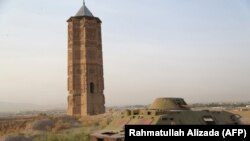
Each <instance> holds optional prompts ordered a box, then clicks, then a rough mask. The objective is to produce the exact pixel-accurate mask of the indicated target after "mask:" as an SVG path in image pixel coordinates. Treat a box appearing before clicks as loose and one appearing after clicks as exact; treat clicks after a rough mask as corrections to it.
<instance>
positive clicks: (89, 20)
mask: <svg viewBox="0 0 250 141" xmlns="http://www.w3.org/2000/svg"><path fill="white" fill-rule="evenodd" d="M67 22H68V110H67V113H68V115H72V116H89V115H98V114H102V113H104V112H105V106H104V104H105V97H104V94H103V90H104V78H103V58H102V39H101V20H100V19H99V18H98V17H94V16H93V14H92V13H91V12H90V10H89V9H88V8H87V7H86V5H85V3H84V4H83V6H82V7H81V9H80V10H79V11H78V12H77V14H76V15H75V16H73V17H70V19H69V20H68V21H67Z"/></svg>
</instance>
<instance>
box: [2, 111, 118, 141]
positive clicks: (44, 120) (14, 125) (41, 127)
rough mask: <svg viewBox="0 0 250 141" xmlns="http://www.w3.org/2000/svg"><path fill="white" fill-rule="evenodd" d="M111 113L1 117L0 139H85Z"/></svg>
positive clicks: (78, 140)
mask: <svg viewBox="0 0 250 141" xmlns="http://www.w3.org/2000/svg"><path fill="white" fill-rule="evenodd" d="M113 113H114V112H109V113H106V114H103V115H98V116H93V117H83V118H73V117H69V116H47V115H46V114H40V115H38V116H32V117H19V118H9V119H8V118H2V119H0V141H2V140H3V141H5V140H8V141H9V140H10V141H16V140H17V141H22V140H25V141H32V140H35V141H74V140H76V141H81V140H83V141H85V140H86V141H87V140H88V135H89V134H90V133H91V132H94V131H97V130H100V129H102V128H103V127H105V126H106V125H107V124H108V123H109V122H110V121H111V120H112V117H113V116H114V114H113ZM7 138H8V139H7ZM79 138H80V139H81V140H80V139H79ZM1 139H2V140H1Z"/></svg>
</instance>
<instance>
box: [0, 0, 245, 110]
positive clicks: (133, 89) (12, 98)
mask: <svg viewBox="0 0 250 141" xmlns="http://www.w3.org/2000/svg"><path fill="white" fill-rule="evenodd" d="M86 4H87V6H88V8H89V9H90V10H91V11H92V13H93V14H94V15H95V16H97V17H99V18H100V19H101V20H102V21H103V24H102V29H103V30H102V32H103V34H102V35H103V56H104V79H105V91H104V93H105V96H106V105H107V106H110V105H127V104H149V103H150V102H151V101H152V100H153V99H155V98H156V97H183V98H185V99H186V101H187V102H188V103H193V102H220V101H223V102H224V101H226V102H232V101H250V1H249V0H86ZM81 5H82V1H81V0H74V1H72V0H0V49H1V50H0V101H9V102H22V103H35V104H42V105H45V104H62V103H65V104H66V99H67V81H66V80H67V22H66V20H67V19H68V18H69V17H70V16H74V15H75V14H76V12H77V11H78V10H79V8H80V7H81Z"/></svg>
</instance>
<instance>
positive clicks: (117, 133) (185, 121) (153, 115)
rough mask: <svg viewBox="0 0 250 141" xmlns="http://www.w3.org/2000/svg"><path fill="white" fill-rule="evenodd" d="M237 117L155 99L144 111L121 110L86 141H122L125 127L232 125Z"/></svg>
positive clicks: (169, 99)
mask: <svg viewBox="0 0 250 141" xmlns="http://www.w3.org/2000/svg"><path fill="white" fill-rule="evenodd" d="M236 124H241V122H240V116H238V115H235V114H232V113H229V112H226V111H209V110H199V111H194V110H191V108H190V107H189V106H188V105H187V103H186V102H185V101H184V99H182V98H158V99H156V100H155V101H154V102H153V103H152V104H151V105H150V106H149V108H147V109H138V110H125V111H123V112H122V113H121V114H120V115H119V116H118V117H116V118H115V119H114V120H113V121H112V122H111V123H110V124H109V125H108V126H107V127H106V128H105V129H103V130H101V131H99V132H97V133H94V134H91V135H90V141H124V138H125V133H124V127H125V125H236Z"/></svg>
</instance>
